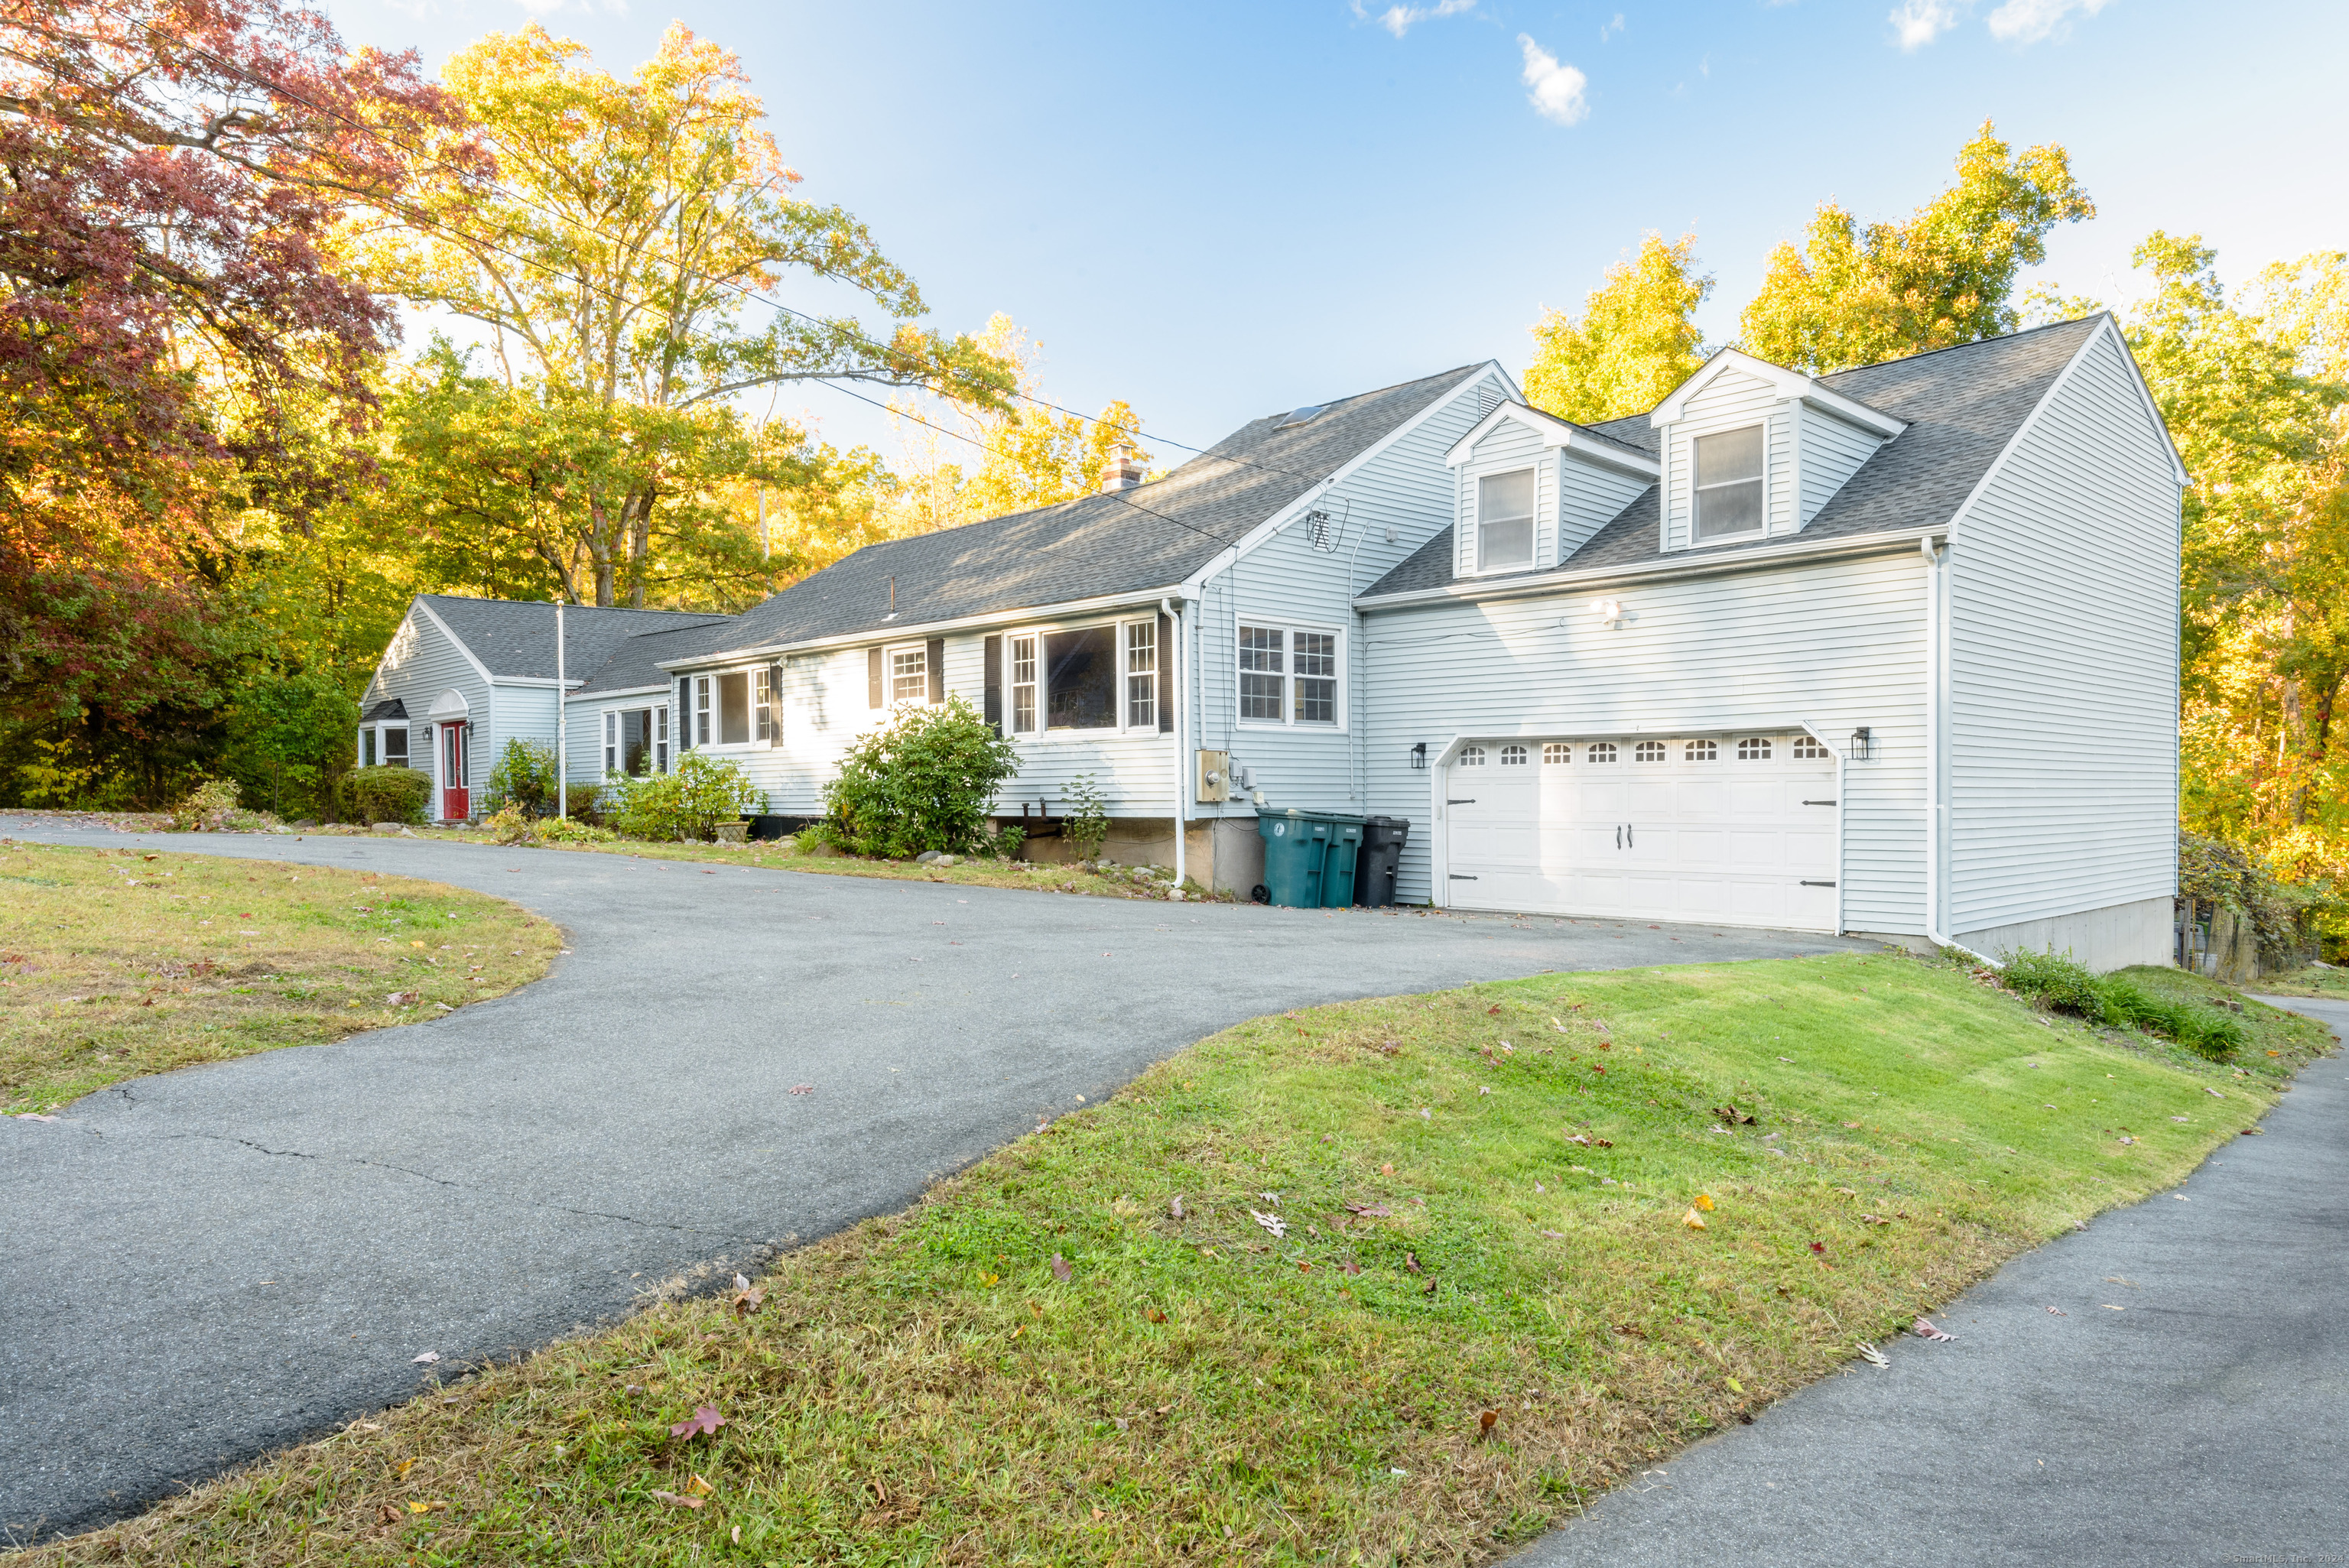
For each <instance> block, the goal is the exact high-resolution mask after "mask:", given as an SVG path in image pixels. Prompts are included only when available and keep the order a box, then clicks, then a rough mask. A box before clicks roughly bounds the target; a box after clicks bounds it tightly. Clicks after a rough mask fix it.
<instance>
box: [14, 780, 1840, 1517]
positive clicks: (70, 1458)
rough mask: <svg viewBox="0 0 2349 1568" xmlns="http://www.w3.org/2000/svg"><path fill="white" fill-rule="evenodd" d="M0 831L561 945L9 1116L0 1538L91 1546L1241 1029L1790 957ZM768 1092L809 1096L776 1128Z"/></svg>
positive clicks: (532, 858)
mask: <svg viewBox="0 0 2349 1568" xmlns="http://www.w3.org/2000/svg"><path fill="white" fill-rule="evenodd" d="M0 834H9V835H13V836H15V837H17V838H26V839H46V840H49V841H60V842H87V843H99V844H104V845H107V846H109V847H129V846H131V845H133V844H140V845H144V846H145V847H148V848H166V849H171V850H175V851H194V852H197V853H206V854H223V855H234V856H244V857H256V858H265V859H270V860H279V861H301V862H305V863H309V864H318V865H338V866H352V867H364V868H367V869H371V870H376V871H383V872H398V873H400V874H403V875H409V876H420V877H429V878H434V879H437V880H440V881H442V882H454V883H456V884H458V885H460V886H463V887H470V888H475V889H479V890H481V891H482V892H491V893H495V894H499V895H501V896H503V897H506V898H511V899H513V900H515V901H517V902H519V903H523V904H524V905H525V906H527V907H529V908H530V909H532V910H533V911H535V912H537V913H541V914H543V915H545V916H547V917H549V918H551V919H554V920H555V921H557V922H559V923H561V924H562V925H563V926H564V930H565V931H566V932H567V933H568V934H569V938H570V944H571V955H570V956H568V957H565V958H564V959H561V960H559V961H558V963H557V965H556V967H555V969H554V973H553V974H552V975H549V976H548V977H547V978H546V979H544V980H543V981H541V982H539V983H538V984H537V985H533V986H530V987H528V988H526V989H525V990H523V991H522V992H519V993H516V994H515V995H511V996H507V997H503V998H501V999H499V1000H496V1001H492V1002H483V1003H477V1004H475V1005H473V1006H470V1007H466V1008H463V1009H461V1010H460V1011H459V1012H456V1013H454V1014H451V1015H450V1016H446V1017H444V1018H442V1019H440V1020H439V1021H437V1022H432V1023H426V1024H418V1025H412V1026H407V1027H403V1028H396V1029H384V1030H379V1031H376V1032H374V1033H370V1034H365V1035H359V1036H355V1037H352V1038H350V1039H348V1040H345V1041H342V1042H340V1043H338V1044H336V1045H331V1046H313V1047H303V1048H298V1049H291V1050H281V1051H272V1052H266V1053H264V1054H262V1055H259V1056H254V1057H244V1058H243V1059H241V1060H238V1061H233V1062H226V1063H222V1064H219V1065H217V1066H212V1067H206V1068H193V1069H190V1070H188V1071H184V1072H178V1073H171V1074H168V1075H164V1076H160V1077H157V1078H141V1079H137V1080H134V1081H132V1082H130V1083H128V1084H124V1085H121V1086H119V1087H118V1088H113V1089H109V1090H106V1091H103V1092H101V1093H98V1094H96V1095H92V1096H90V1097H89V1098H88V1099H85V1100H82V1101H81V1102H79V1103H78V1104H77V1105H75V1106H73V1107H71V1108H70V1109H68V1110H67V1113H66V1114H65V1116H64V1118H63V1119H60V1120H58V1121H55V1122H47V1123H43V1122H32V1121H26V1120H22V1119H0V1236H5V1238H6V1242H5V1246H0V1540H16V1541H22V1540H25V1539H26V1538H27V1537H29V1536H32V1535H35V1534H41V1533H51V1532H69V1531H75V1530H82V1529H88V1528H90V1527H93V1526H95V1525H97V1524H100V1523H103V1522H106V1521H108V1520H109V1519H113V1518H117V1517H119V1516H121V1515H123V1514H125V1513H129V1512H132V1511H136V1510H137V1509H139V1508H140V1506H142V1505H143V1504H145V1503H147V1502H149V1501H153V1500H154V1499H157V1498H159V1497H162V1496H164V1495H167V1494H168V1493H170V1492H171V1491H174V1490H176V1489H178V1488H179V1487H181V1486H183V1485H185V1484H187V1483H189V1482H191V1481H195V1480H202V1478H204V1477H206V1476H208V1475H212V1474H214V1473H216V1472H217V1471H219V1470H222V1469H223V1468H225V1467H228V1466H231V1465H234V1464H237V1463H239V1462H242V1461H243V1460H248V1459H251V1458H253V1457H254V1456H255V1455H258V1454H261V1453H264V1452H265V1451H267V1450H269V1449H274V1448H276V1447H279V1446H282V1445H284V1444H285V1443H288V1442H291V1441H294V1440H295V1439H300V1438H302V1437H304V1436H305V1435H307V1434H311V1433H315V1432H316V1431H319V1430H321V1429H326V1428H329V1427H332V1426H333V1425H335V1424H336V1423H339V1422H341V1421H344V1420H347V1419H348V1418H351V1417H353V1416H356V1415H358V1414H360V1413H362V1412H365V1411H367V1410H371V1409H375V1408H380V1407H381V1406H383V1405H386V1404H388V1403H391V1402H393V1401H396V1400H398V1399H400V1398H406V1397H408V1396H409V1395H410V1394H412V1393H413V1392H415V1391H416V1389H417V1388H418V1387H419V1384H420V1383H421V1382H423V1381H425V1380H427V1379H429V1377H432V1376H434V1375H435V1368H432V1367H424V1366H419V1365H417V1364H416V1362H415V1361H414V1357H418V1356H419V1355H421V1354H423V1353H425V1352H427V1351H430V1352H435V1353H437V1354H438V1355H439V1356H440V1357H441V1360H440V1363H439V1369H440V1370H445V1369H447V1368H449V1367H451V1366H455V1365H461V1364H463V1363H466V1362H469V1361H478V1360H480V1359H482V1358H486V1357H496V1356H503V1355H507V1354H510V1353H512V1352H514V1351H516V1350H521V1349H525V1348H528V1347H531V1346H539V1345H543V1344H545V1343H546V1342H548V1341H549V1340H551V1339H554V1338H555V1337H558V1336H562V1335H564V1334H566V1333H568V1332H570V1331H572V1330H574V1329H575V1328H578V1327H581V1326H586V1325H590V1324H593V1323H595V1322H598V1321H603V1320H606V1319H609V1318H611V1317H613V1316H615V1315H619V1314H622V1313H625V1312H626V1311H627V1310H628V1308H629V1307H630V1305H632V1304H633V1303H635V1302H636V1301H637V1300H639V1299H640V1297H641V1295H642V1293H643V1292H645V1291H646V1290H647V1288H648V1287H650V1286H653V1285H654V1284H657V1283H658V1282H660V1281H662V1280H665V1279H672V1278H675V1277H677V1276H679V1275H683V1274H692V1273H694V1272H696V1271H709V1272H716V1273H718V1274H722V1275H730V1274H732V1272H733V1266H732V1265H734V1264H737V1263H746V1264H747V1263H751V1262H754V1261H755V1260H757V1259H759V1258H761V1257H762V1256H764V1255H765V1254H766V1253H767V1251H768V1250H769V1249H771V1248H773V1247H776V1246H779V1245H787V1244H789V1243H792V1241H794V1240H800V1239H812V1238H814V1237H817V1236H821V1235H823V1234H826V1233H830V1232H832V1231H835V1230H837V1229H839V1228H841V1227H842V1226H843V1225H846V1224H849V1223H851V1222H854V1221H856V1220H858V1219H861V1218H864V1217H865V1216H867V1215H871V1214H875V1213H885V1212H890V1211H893V1210H895V1209H898V1208H901V1207H903V1206H904V1205H905V1204H906V1203H907V1202H910V1201H911V1200H912V1199H913V1198H914V1197H915V1196H916V1194H917V1193H919V1192H920V1191H921V1190H922V1188H923V1186H924V1185H925V1184H926V1183H927V1182H928V1181H931V1180H932V1179H933V1178H935V1177H936V1176H938V1175H940V1174H942V1173H945V1172H947V1171H953V1170H956V1169H957V1168H958V1167H960V1166H962V1165H965V1164H967V1163H968V1162H969V1161H972V1160H974V1159H977V1158H978V1157H979V1156H980V1155H982V1154H984V1153H986V1152H987V1151H988V1150H990V1149H993V1148H995V1147H997V1146H999V1144H1001V1143H1003V1142H1005V1141H1006V1140H1009V1139H1011V1138H1014V1137H1017V1136H1019V1134H1021V1133H1023V1132H1026V1131H1028V1130H1030V1129H1032V1128H1033V1127H1035V1126H1036V1124H1037V1121H1038V1120H1039V1119H1040V1118H1044V1117H1050V1116H1053V1115H1056V1114H1059V1113H1061V1112H1064V1111H1067V1110H1070V1109H1074V1108H1075V1107H1077V1106H1078V1105H1079V1104H1081V1103H1083V1102H1086V1101H1094V1100H1098V1099H1100V1098H1101V1097H1102V1096H1104V1095H1106V1094H1109V1093H1111V1092H1112V1091H1113V1090H1114V1089H1115V1088H1117V1087H1118V1086H1119V1085H1120V1084H1122V1083H1123V1082H1125V1081H1126V1080H1127V1079H1129V1078H1132V1077H1133V1075H1134V1074H1135V1073H1137V1072H1139V1071H1140V1070H1141V1069H1142V1068H1144V1067H1146V1066H1148V1065H1149V1064H1150V1063H1151V1062H1153V1061H1154V1060H1157V1059H1158V1058H1160V1057H1164V1056H1165V1055H1167V1054H1168V1053H1170V1052H1172V1051H1174V1050H1175V1049H1177V1048H1178V1047H1182V1046H1184V1045H1186V1044H1188V1043H1189V1042H1191V1041H1193V1040H1195V1039H1198V1038H1200V1037H1203V1036H1206V1035H1208V1034H1212V1033H1214V1032H1215V1031H1216V1030H1217V1029H1220V1028H1223V1027H1225V1026H1227V1025H1230V1024H1233V1023H1236V1022H1237V1021H1239V1020H1240V1019H1243V1018H1247V1017H1251V1016H1255V1015H1257V1014H1260V1013H1266V1012H1272V1011H1277V1010H1278V1009H1281V1008H1284V1007H1292V1006H1300V1005H1305V1004H1312V1003H1319V1002H1328V1001H1336V1000H1340V999H1344V998H1348V997H1355V996H1364V995H1394V994H1399V993H1405V992H1413V991H1425V990H1433V989H1437V988H1440V987H1443V986H1450V985H1465V984H1468V983H1470V982H1472V981H1476V980H1487V979H1497V978H1505V977H1511V976H1518V975H1531V974H1535V973H1537V972H1540V971H1543V970H1572V969H1605V968H1622V967H1630V966H1635V965H1648V964H1665V963H1687V962H1697V961H1703V960H1711V959H1728V958H1775V957H1785V956H1790V955H1793V954H1800V953H1816V952H1820V951H1825V950H1829V949H1835V948H1844V947H1855V946H1867V945H1868V944H1854V943H1848V942H1843V941H1839V940H1837V939H1834V938H1827V937H1816V936H1804V935H1796V934H1779V933H1769V932H1754V931H1739V930H1736V929H1734V928H1731V927H1723V928H1721V929H1720V930H1719V931H1718V932H1716V931H1715V930H1714V929H1713V928H1711V927H1705V926H1693V927H1672V928H1666V929H1662V930H1658V929H1654V928H1651V927H1649V926H1646V925H1644V924H1638V925H1617V924H1601V923H1581V924H1577V923H1568V922H1562V921H1552V920H1547V919H1544V920H1531V921H1512V920H1510V919H1507V918H1506V917H1481V918H1474V919H1470V918H1452V917H1443V916H1425V915H1415V914H1411V913H1369V912H1344V913H1333V914H1324V913H1319V912H1314V911H1299V910H1267V909H1257V908H1253V907H1247V906H1242V907H1238V908H1234V907H1229V906H1223V905H1196V904H1174V903H1143V902H1131V903H1129V902H1121V901H1114V900H1104V899H1094V898H1076V897H1065V896H1055V895H1050V894H1042V893H1037V892H1023V891H1019V890H1013V889H989V888H972V887H957V886H951V885H947V884H943V883H932V882H885V881H878V880H869V879H859V878H852V877H838V876H817V875H794V874H790V873H785V872H771V871H758V870H752V869H745V868H737V867H724V868H708V867H703V866H699V865H696V864H692V863H689V862H682V861H638V860H633V859H628V858H625V857H622V856H617V855H593V854H578V853H559V852H548V851H523V850H510V849H499V848H495V847H491V846H483V845H471V844H456V843H445V842H433V841H406V840H398V839H372V838H370V839H344V838H333V839H317V838H313V839H305V840H301V841H295V840H293V839H288V838H275V837H273V838H244V837H217V838H215V837H210V836H205V837H189V836H182V835H172V836H146V837H141V836H134V835H125V834H113V833H76V832H63V831H57V830H49V829H45V828H43V827H41V826H39V825H36V824H30V823H26V822H24V821H18V822H15V823H11V822H10V821H9V820H8V819H6V818H5V816H0ZM799 1085H808V1086H812V1090H813V1092H812V1093H807V1094H793V1093H792V1092H791V1090H792V1088H794V1087H795V1086H799Z"/></svg>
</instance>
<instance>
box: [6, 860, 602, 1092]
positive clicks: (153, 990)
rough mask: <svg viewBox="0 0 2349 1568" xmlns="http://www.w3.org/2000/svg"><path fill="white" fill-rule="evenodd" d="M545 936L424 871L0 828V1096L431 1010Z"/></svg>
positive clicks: (537, 963) (558, 937) (512, 970)
mask: <svg viewBox="0 0 2349 1568" xmlns="http://www.w3.org/2000/svg"><path fill="white" fill-rule="evenodd" d="M561 945H562V934H561V933H560V932H559V931H557V930H556V929H555V928H554V926H552V925H550V924H548V923H546V922H545V921H543V920H540V919H537V918H536V917H534V916H533V915H530V914H528V913H524V912H523V911H522V910H520V909H518V908H516V907H515V906H514V905H512V904H510V903H505V902H504V901H502V900H500V899H494V898H489V897H485V896H483V895H482V894H480V893H473V892H464V891H462V890H461V889H458V888H452V887H448V886H445V885H443V884H442V883H440V882H419V881H416V880H414V879H412V878H407V877H392V876H378V875H375V874H372V873H367V872H347V871H336V870H327V869H325V868H322V867H317V866H297V865H286V864H282V863H279V862H275V861H246V860H229V859H226V858H222V857H214V856H211V855H174V854H161V853H150V852H147V851H140V850H130V849H121V850H116V849H102V850H101V849H82V848H76V847H70V846H65V845H55V844H33V843H16V842H12V841H0V1101H5V1105H6V1107H7V1109H8V1110H9V1112H11V1113H17V1112H25V1111H32V1112H47V1111H50V1110H54V1109H57V1108H58V1107H60V1106H62V1105H65V1104H67V1103H68V1102H70V1101H72V1100H75V1099H79V1098H80V1097H81V1096H83V1095H86V1094H88V1093H90V1092H91V1091H92V1090H94V1089H98V1088H105V1087H106V1086H107V1085H108V1084H110V1083H115V1082H119V1080H121V1079H123V1078H137V1077H140V1076H142V1075H144V1074H148V1073H158V1072H169V1071H171V1069H172V1068H183V1067H191V1066H193V1065H195V1064H197V1063H200V1062H214V1061H222V1060H225V1059H227V1058H228V1057H239V1056H244V1055H246V1054H248V1053H250V1052H253V1051H265V1050H273V1049H275V1048H276V1047H281V1046H306V1045H315V1044H316V1043H318V1042H320V1041H323V1040H337V1039H340V1038H342V1037H344V1036H346V1035H351V1034H356V1033H357V1032H358V1031H360V1030H362V1029H373V1028H380V1027H382V1026H384V1025H386V1024H397V1023H404V1022H408V1021H410V1020H413V1019H416V1018H420V1017H430V1016H437V1015H438V1014H439V1013H440V1012H442V1011H444V1010H446V1009H449V1008H453V1007H460V1006H464V1005H465V1004H466V1003H467V1002H473V1001H479V1000H481V998H483V997H486V996H497V995H503V994H505V993H506V992H508V991H511V990H512V989H513V988H514V987H516V986H517V985H523V984H524V983H525V982H528V981H531V980H535V979H537V978H538V977H539V976H540V975H543V974H544V973H546V968H547V965H548V964H549V963H550V962H551V961H552V960H553V957H554V954H555V952H556V951H557V949H559V948H560V947H561ZM395 995H397V996H398V998H399V999H398V1001H394V1000H392V999H391V998H392V997H394V996H395Z"/></svg>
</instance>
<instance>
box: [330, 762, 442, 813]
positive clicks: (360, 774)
mask: <svg viewBox="0 0 2349 1568" xmlns="http://www.w3.org/2000/svg"><path fill="white" fill-rule="evenodd" d="M431 794H432V775H430V774H429V773H427V772H424V771H423V770H422V769H415V768H354V769H351V770H350V771H349V772H348V773H346V774H344V775H343V779H342V784H341V787H340V788H339V789H336V804H337V806H338V808H339V809H340V810H341V812H342V815H343V820H345V821H347V822H421V821H423V820H424V803H425V801H426V800H428V799H430V798H431Z"/></svg>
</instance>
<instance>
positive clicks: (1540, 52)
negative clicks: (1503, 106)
mask: <svg viewBox="0 0 2349 1568" xmlns="http://www.w3.org/2000/svg"><path fill="white" fill-rule="evenodd" d="M1517 42H1518V43H1519V44H1521V45H1523V46H1525V51H1526V77H1525V81H1526V86H1527V87H1529V88H1533V89H1534V90H1533V91H1532V92H1530V93H1527V94H1526V102H1527V103H1529V104H1531V105H1533V106H1534V112H1535V113H1537V114H1538V115H1540V116H1541V117H1542V118H1543V119H1547V120H1550V121H1553V122H1555V123H1557V124H1558V125H1574V124H1577V123H1578V122H1579V121H1581V120H1582V119H1585V118H1586V117H1588V115H1589V113H1590V105H1589V104H1588V102H1587V101H1586V100H1585V99H1584V98H1583V96H1582V90H1583V88H1587V87H1588V86H1589V85H1590V78H1589V77H1586V76H1584V75H1583V74H1582V73H1581V72H1580V71H1578V70H1576V69H1575V68H1574V67H1572V66H1569V65H1568V64H1566V63H1565V62H1564V61H1562V60H1560V59H1559V58H1558V57H1557V56H1556V55H1553V54H1551V53H1550V52H1549V51H1548V50H1547V49H1545V48H1543V47H1542V46H1540V45H1539V44H1537V43H1535V42H1534V41H1533V39H1531V38H1530V37H1528V36H1526V35H1525V34H1523V33H1520V34H1518V35H1517Z"/></svg>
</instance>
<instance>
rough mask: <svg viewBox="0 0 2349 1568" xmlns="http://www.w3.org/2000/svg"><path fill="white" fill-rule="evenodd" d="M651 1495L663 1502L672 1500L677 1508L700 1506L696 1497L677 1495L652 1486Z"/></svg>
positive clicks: (699, 1500) (699, 1501)
mask: <svg viewBox="0 0 2349 1568" xmlns="http://www.w3.org/2000/svg"><path fill="white" fill-rule="evenodd" d="M653 1495H654V1496H655V1497H657V1498H658V1499H660V1500H661V1501H663V1502H672V1503H675V1504H676V1505H677V1506H678V1507H679V1508H699V1507H700V1506H701V1499H699V1498H698V1497H679V1496H678V1494H677V1493H675V1492H673V1491H662V1490H661V1489H660V1488H658V1487H655V1488H653Z"/></svg>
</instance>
